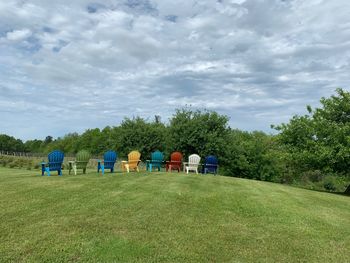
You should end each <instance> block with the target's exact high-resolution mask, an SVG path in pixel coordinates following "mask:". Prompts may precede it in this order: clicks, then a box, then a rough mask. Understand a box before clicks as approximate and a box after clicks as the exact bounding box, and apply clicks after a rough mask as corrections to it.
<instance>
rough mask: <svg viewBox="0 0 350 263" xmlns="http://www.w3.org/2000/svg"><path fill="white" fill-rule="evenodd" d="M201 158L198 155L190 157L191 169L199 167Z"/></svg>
mask: <svg viewBox="0 0 350 263" xmlns="http://www.w3.org/2000/svg"><path fill="white" fill-rule="evenodd" d="M200 161H201V157H200V156H199V155H198V154H191V155H190V156H189V157H188V165H189V166H191V167H198V165H199V162H200Z"/></svg>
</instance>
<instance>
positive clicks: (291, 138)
mask: <svg viewBox="0 0 350 263" xmlns="http://www.w3.org/2000/svg"><path fill="white" fill-rule="evenodd" d="M320 103H321V107H320V108H316V109H315V110H313V109H311V107H310V106H308V107H307V109H308V112H309V113H308V114H307V115H305V116H294V117H293V118H292V119H291V121H290V122H289V123H287V124H282V125H279V126H277V127H276V129H277V130H278V131H280V134H279V135H278V140H279V142H280V143H281V144H283V145H284V146H286V149H287V150H288V152H289V153H290V154H291V155H290V156H291V158H292V159H293V160H294V163H295V167H298V170H299V172H304V171H315V170H320V171H322V172H323V173H332V174H334V175H337V176H343V175H344V176H346V175H349V167H350V93H349V92H347V91H344V90H342V89H337V90H336V95H333V96H331V97H330V98H322V99H321V100H320ZM329 185H330V184H328V187H327V188H328V189H329V190H332V187H331V186H329Z"/></svg>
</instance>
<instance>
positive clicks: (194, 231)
mask: <svg viewBox="0 0 350 263" xmlns="http://www.w3.org/2000/svg"><path fill="white" fill-rule="evenodd" d="M39 174H40V172H39V171H27V170H17V169H5V168H0V208H1V213H0V219H1V220H0V261H1V262H77V261H78V262H79V261H80V262H96V261H97V262H350V250H349V248H350V198H349V197H346V196H341V195H335V194H329V193H321V192H315V191H308V190H304V189H299V188H293V187H288V186H284V185H279V184H272V183H266V182H258V181H250V180H245V179H237V178H229V177H220V176H212V175H206V176H202V175H190V176H188V175H185V174H177V173H172V174H166V173H152V174H149V173H130V174H121V173H114V174H108V173H107V174H106V175H105V176H104V177H102V176H98V175H97V173H96V172H94V171H89V173H88V174H87V175H77V176H74V175H71V176H68V175H67V174H68V173H67V171H65V172H64V175H63V176H62V177H58V176H56V174H57V173H54V174H55V176H51V177H46V176H45V177H41V176H39Z"/></svg>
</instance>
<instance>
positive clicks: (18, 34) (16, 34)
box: [6, 29, 32, 41]
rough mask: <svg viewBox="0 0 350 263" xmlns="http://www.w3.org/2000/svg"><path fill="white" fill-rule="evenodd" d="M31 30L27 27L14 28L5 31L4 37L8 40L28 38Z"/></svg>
mask: <svg viewBox="0 0 350 263" xmlns="http://www.w3.org/2000/svg"><path fill="white" fill-rule="evenodd" d="M31 34H32V32H31V31H30V30H29V29H21V30H14V31H11V32H7V34H6V38H7V39H8V40H10V41H22V40H24V39H26V38H28V37H29V36H30V35H31Z"/></svg>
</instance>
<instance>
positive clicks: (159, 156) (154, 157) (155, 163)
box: [146, 151, 164, 172]
mask: <svg viewBox="0 0 350 263" xmlns="http://www.w3.org/2000/svg"><path fill="white" fill-rule="evenodd" d="M163 161H164V154H163V153H162V152H160V151H155V152H153V153H152V154H151V160H147V163H146V170H147V171H150V172H152V168H153V167H154V168H158V171H160V168H161V165H162V163H163Z"/></svg>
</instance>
